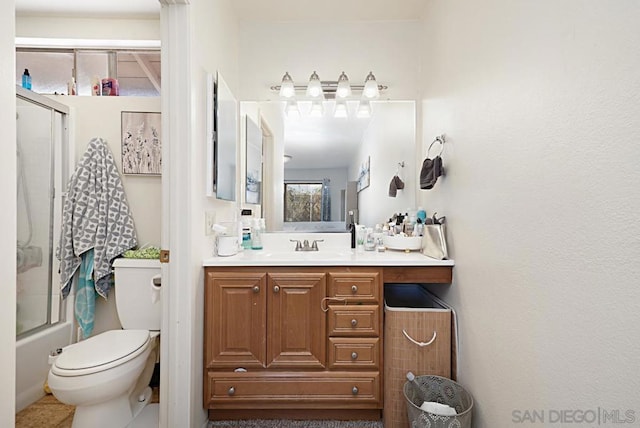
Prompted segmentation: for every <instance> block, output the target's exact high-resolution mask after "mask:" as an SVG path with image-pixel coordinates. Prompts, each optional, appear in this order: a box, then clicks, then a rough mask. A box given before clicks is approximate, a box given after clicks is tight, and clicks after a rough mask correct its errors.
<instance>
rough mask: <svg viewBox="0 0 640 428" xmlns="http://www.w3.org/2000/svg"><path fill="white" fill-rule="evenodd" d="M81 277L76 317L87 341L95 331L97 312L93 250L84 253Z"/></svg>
mask: <svg viewBox="0 0 640 428" xmlns="http://www.w3.org/2000/svg"><path fill="white" fill-rule="evenodd" d="M81 257H82V262H81V263H80V277H79V278H78V290H77V291H76V303H75V315H76V320H78V325H79V326H80V328H81V329H82V338H83V339H86V338H87V337H89V336H90V335H91V332H92V331H93V321H94V319H95V312H96V294H97V293H96V288H95V282H94V281H93V249H91V250H89V251H86V252H84V253H82V256H81Z"/></svg>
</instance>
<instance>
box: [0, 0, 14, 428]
mask: <svg viewBox="0 0 640 428" xmlns="http://www.w3.org/2000/svg"><path fill="white" fill-rule="evenodd" d="M14 15H15V12H14V1H13V0H9V1H3V2H0V56H2V58H3V60H2V61H0V102H1V103H2V105H3V107H2V109H0V129H2V136H3V140H4V141H3V144H1V145H0V179H1V180H2V186H1V187H0V189H2V190H1V191H0V198H1V199H2V201H3V209H2V210H0V234H1V235H2V240H0V260H1V262H0V283H1V284H2V289H3V290H4V293H3V297H2V299H0V325H1V326H2V328H0V378H2V386H1V387H0V425H1V426H7V427H11V426H14V422H15V393H16V392H15V378H16V374H15V368H16V354H15V349H16V256H15V251H16V245H15V242H16V143H15V141H16V90H15V85H14V81H15V45H14V36H15V34H14V33H15V18H14Z"/></svg>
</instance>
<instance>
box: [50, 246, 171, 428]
mask: <svg viewBox="0 0 640 428" xmlns="http://www.w3.org/2000/svg"><path fill="white" fill-rule="evenodd" d="M113 266H114V269H115V294H116V309H117V312H118V318H119V319H120V323H121V324H122V328H123V329H122V330H111V331H106V332H104V333H101V334H98V335H96V336H93V337H90V338H88V339H87V340H84V341H82V342H78V343H74V344H72V345H69V346H66V347H65V348H63V350H62V353H61V354H60V355H59V356H58V357H57V358H56V359H55V361H54V363H53V365H52V366H51V370H50V371H49V387H50V388H51V391H52V392H53V395H55V397H56V398H57V399H58V400H59V401H61V402H63V403H66V404H71V405H75V406H76V411H75V415H74V417H73V425H72V427H73V428H124V427H134V426H135V427H138V426H139V427H147V426H149V427H151V426H153V427H157V426H158V405H157V404H153V405H149V406H147V404H148V403H149V401H150V398H151V388H149V386H148V385H149V381H150V380H151V376H152V374H153V369H154V366H155V362H156V356H157V353H158V351H159V350H158V346H157V345H156V344H157V342H158V338H159V334H160V323H161V306H160V262H159V261H158V260H141V259H116V260H115V261H114V263H113Z"/></svg>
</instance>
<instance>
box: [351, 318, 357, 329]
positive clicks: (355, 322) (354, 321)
mask: <svg viewBox="0 0 640 428" xmlns="http://www.w3.org/2000/svg"><path fill="white" fill-rule="evenodd" d="M357 325H358V320H357V319H355V318H354V319H352V320H351V327H355V326H357Z"/></svg>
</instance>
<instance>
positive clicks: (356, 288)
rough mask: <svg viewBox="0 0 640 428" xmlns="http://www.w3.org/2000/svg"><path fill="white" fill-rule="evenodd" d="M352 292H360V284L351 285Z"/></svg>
mask: <svg viewBox="0 0 640 428" xmlns="http://www.w3.org/2000/svg"><path fill="white" fill-rule="evenodd" d="M351 292H352V293H353V294H356V293H357V292H358V286H357V285H352V286H351Z"/></svg>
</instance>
